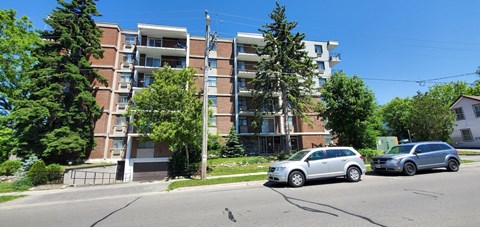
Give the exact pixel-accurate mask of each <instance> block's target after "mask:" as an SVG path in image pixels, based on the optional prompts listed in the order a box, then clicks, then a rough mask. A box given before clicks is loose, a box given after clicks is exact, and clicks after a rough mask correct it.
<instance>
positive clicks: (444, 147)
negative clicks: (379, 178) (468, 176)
mask: <svg viewBox="0 0 480 227" xmlns="http://www.w3.org/2000/svg"><path fill="white" fill-rule="evenodd" d="M371 166H372V170H373V171H375V172H403V174H404V175H407V176H413V175H415V173H416V172H417V170H424V169H433V168H441V167H445V168H447V170H448V171H452V172H456V171H458V170H459V168H460V157H459V156H458V152H457V150H455V149H454V148H453V147H452V146H450V145H448V144H447V143H444V142H418V143H407V144H400V145H397V146H393V147H392V148H391V149H390V150H389V151H388V152H387V153H386V154H384V155H379V156H376V157H374V158H372V162H371Z"/></svg>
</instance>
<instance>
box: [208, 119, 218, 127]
mask: <svg viewBox="0 0 480 227" xmlns="http://www.w3.org/2000/svg"><path fill="white" fill-rule="evenodd" d="M208 126H213V127H215V126H217V116H212V117H211V118H208Z"/></svg>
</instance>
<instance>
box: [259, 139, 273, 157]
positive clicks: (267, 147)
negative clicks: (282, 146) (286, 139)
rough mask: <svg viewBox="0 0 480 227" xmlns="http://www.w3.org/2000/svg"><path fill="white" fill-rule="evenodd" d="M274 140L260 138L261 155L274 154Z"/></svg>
mask: <svg viewBox="0 0 480 227" xmlns="http://www.w3.org/2000/svg"><path fill="white" fill-rule="evenodd" d="M273 148H274V139H273V137H260V154H270V153H273Z"/></svg>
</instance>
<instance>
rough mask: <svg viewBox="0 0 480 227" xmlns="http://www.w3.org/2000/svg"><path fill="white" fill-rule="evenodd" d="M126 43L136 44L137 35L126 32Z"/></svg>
mask: <svg viewBox="0 0 480 227" xmlns="http://www.w3.org/2000/svg"><path fill="white" fill-rule="evenodd" d="M125 43H128V44H135V35H132V34H126V35H125Z"/></svg>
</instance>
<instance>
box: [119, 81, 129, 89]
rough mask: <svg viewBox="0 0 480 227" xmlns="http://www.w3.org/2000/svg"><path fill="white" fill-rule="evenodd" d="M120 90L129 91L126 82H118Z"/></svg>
mask: <svg viewBox="0 0 480 227" xmlns="http://www.w3.org/2000/svg"><path fill="white" fill-rule="evenodd" d="M119 85H120V89H130V83H127V82H120V83H119Z"/></svg>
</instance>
